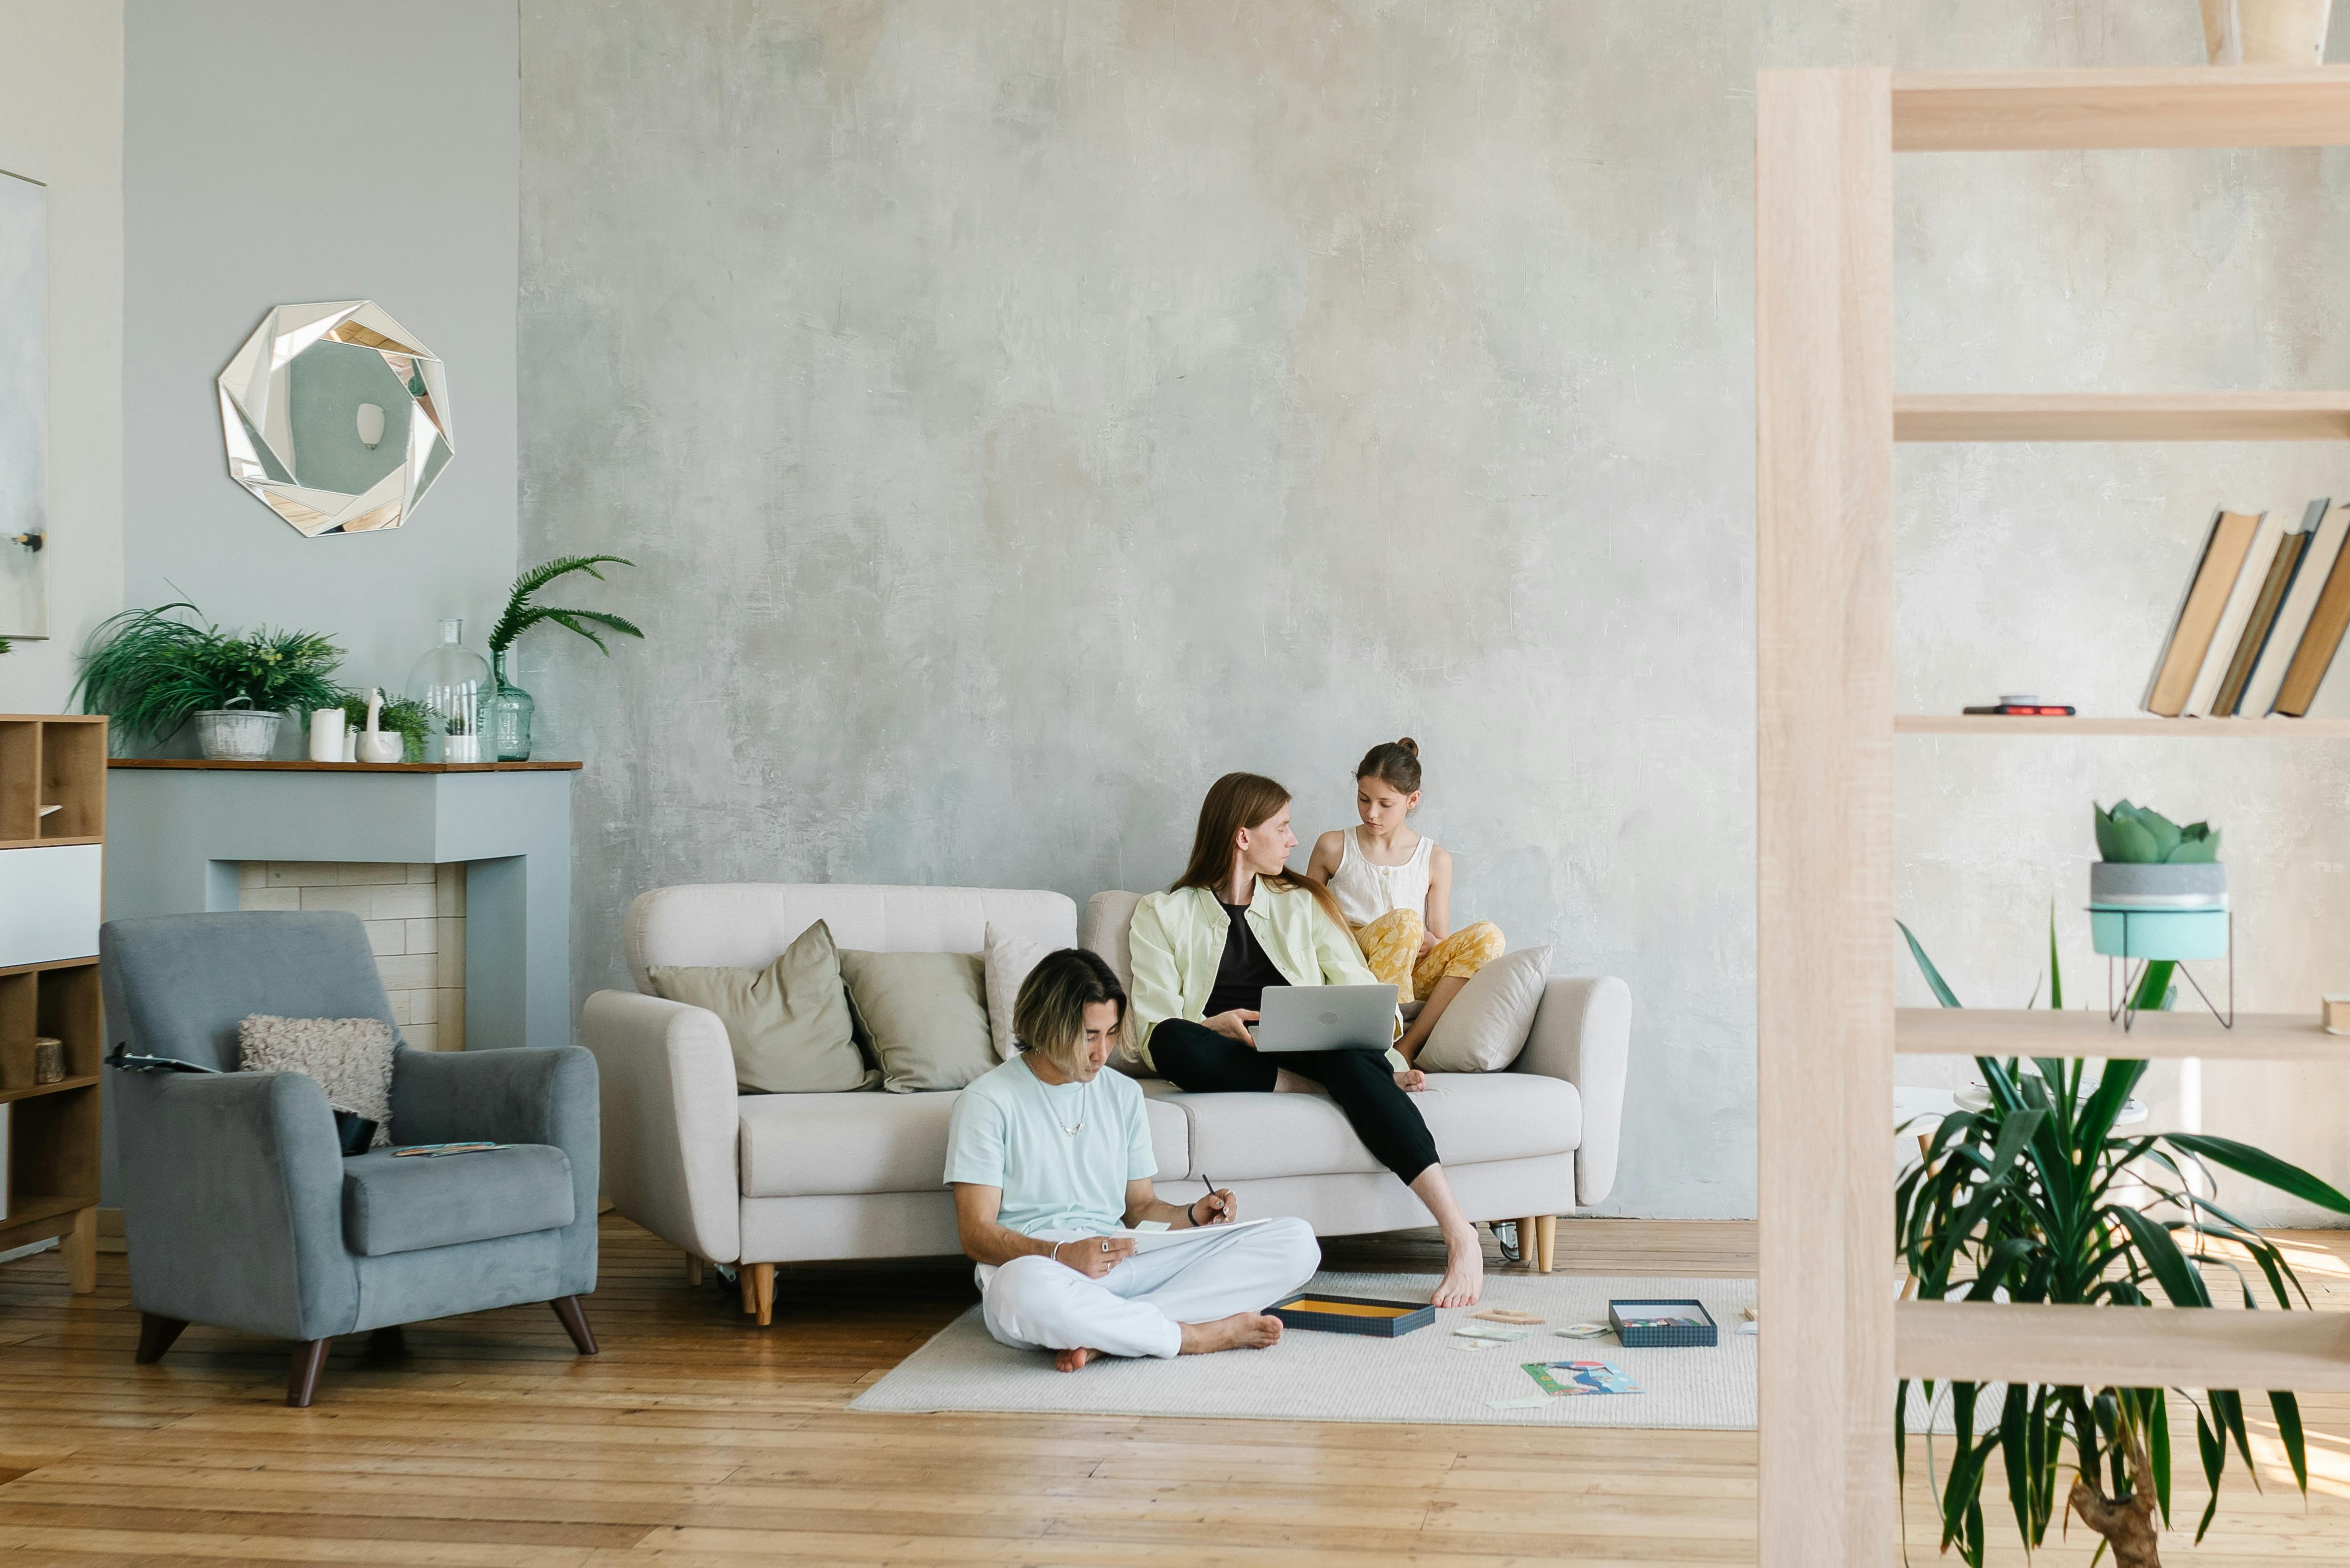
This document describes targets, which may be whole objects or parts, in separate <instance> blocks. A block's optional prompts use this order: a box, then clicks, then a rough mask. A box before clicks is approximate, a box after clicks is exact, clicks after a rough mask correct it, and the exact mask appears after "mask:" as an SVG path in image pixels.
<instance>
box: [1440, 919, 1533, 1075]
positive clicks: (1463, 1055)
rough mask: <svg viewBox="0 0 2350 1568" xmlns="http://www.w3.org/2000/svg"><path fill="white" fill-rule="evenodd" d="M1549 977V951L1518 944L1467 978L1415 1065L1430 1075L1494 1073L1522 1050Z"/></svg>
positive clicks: (1511, 1060) (1514, 1058) (1512, 1060)
mask: <svg viewBox="0 0 2350 1568" xmlns="http://www.w3.org/2000/svg"><path fill="white" fill-rule="evenodd" d="M1549 979H1550V949H1548V948H1520V949H1519V950H1517V951H1516V952H1513V953H1504V954H1503V955H1502V956H1501V957H1500V958H1497V959H1495V960H1494V961H1492V962H1491V963H1489V964H1487V965H1486V966H1485V967H1484V968H1483V969H1481V970H1479V971H1477V972H1476V973H1475V974H1473V975H1471V976H1470V978H1469V983H1468V984H1466V985H1464V986H1462V987H1461V993H1460V994H1459V995H1458V996H1455V997H1454V998H1453V999H1452V1005H1451V1006H1450V1007H1448V1008H1446V1009H1445V1010H1444V1013H1443V1016H1441V1017H1440V1018H1439V1019H1437V1021H1436V1027H1435V1028H1434V1029H1432V1030H1430V1031H1429V1035H1428V1043H1427V1044H1424V1045H1422V1046H1421V1047H1420V1048H1419V1056H1418V1057H1417V1058H1415V1059H1414V1062H1413V1064H1414V1065H1415V1066H1417V1067H1419V1068H1420V1069H1421V1070H1422V1071H1423V1072H1429V1073H1498V1072H1500V1071H1501V1070H1502V1069H1503V1068H1504V1067H1506V1066H1508V1065H1509V1064H1511V1063H1513V1062H1514V1061H1516V1060H1517V1059H1518V1053H1519V1052H1521V1051H1523V1050H1524V1049H1525V1048H1526V1033H1527V1032H1528V1031H1529V1030H1531V1029H1533V1028H1534V1010H1535V1009H1536V1008H1538V1007H1540V1006H1541V1005H1542V999H1543V986H1544V982H1545V981H1548V980H1549Z"/></svg>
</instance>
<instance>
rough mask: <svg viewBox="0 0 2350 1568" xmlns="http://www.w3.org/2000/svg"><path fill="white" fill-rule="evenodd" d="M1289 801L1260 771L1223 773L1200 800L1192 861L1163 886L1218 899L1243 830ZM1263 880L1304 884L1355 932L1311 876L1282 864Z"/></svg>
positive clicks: (1349, 932)
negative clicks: (1201, 892) (1207, 893)
mask: <svg viewBox="0 0 2350 1568" xmlns="http://www.w3.org/2000/svg"><path fill="white" fill-rule="evenodd" d="M1289 799H1290V796H1289V792H1288V791H1287V790H1285V789H1284V788H1282V787H1281V785H1280V784H1276V783H1274V781H1273V780H1272V779H1269V778H1267V777H1265V776H1264V775H1263V774H1225V775H1224V776H1223V777H1222V778H1220V779H1218V780H1217V781H1216V782H1215V783H1214V784H1210V785H1209V786H1208V798H1207V799H1205V800H1203V801H1201V803H1200V831H1199V832H1198V833H1197V834H1196V835H1194V836H1193V837H1192V839H1191V864H1190V865H1188V866H1186V867H1183V875H1181V876H1180V877H1176V878H1175V881H1174V884H1173V886H1171V887H1170V888H1168V889H1167V890H1168V891H1169V892H1170V893H1172V892H1176V891H1178V890H1180V889H1181V888H1207V889H1208V890H1209V891H1210V892H1211V893H1213V894H1215V895H1216V897H1217V898H1220V899H1221V898H1222V897H1223V895H1224V892H1225V890H1226V889H1227V888H1230V887H1231V886H1232V857H1233V855H1234V854H1236V853H1237V852H1238V850H1239V847H1240V836H1241V829H1242V828H1243V827H1254V826H1257V825H1258V824H1260V823H1263V822H1268V821H1271V820H1272V818H1273V817H1274V815H1275V814H1276V813H1278V812H1279V811H1280V810H1281V808H1282V807H1283V806H1284V805H1288V804H1289ZM1264 879H1265V880H1266V881H1268V882H1270V883H1272V884H1273V885H1274V887H1276V888H1302V889H1304V890H1305V891H1306V892H1308V893H1311V894H1313V895H1314V901H1315V903H1317V904H1319V905H1321V906H1322V912H1323V913H1324V914H1326V915H1328V916H1329V917H1330V919H1333V920H1335V921H1336V922H1337V926H1338V929H1340V930H1342V931H1345V932H1346V933H1347V935H1348V936H1349V937H1350V938H1351V937H1352V936H1353V935H1354V928H1353V927H1352V926H1349V925H1348V924H1347V917H1346V916H1345V915H1343V914H1341V913H1340V912H1339V909H1338V900H1337V899H1336V898H1332V897H1331V896H1330V889H1329V888H1325V887H1324V886H1322V884H1321V883H1319V882H1316V881H1315V880H1314V879H1313V878H1312V877H1303V876H1300V875H1298V873H1296V872H1295V871H1292V870H1290V869H1289V868H1288V867H1285V866H1284V867H1282V868H1281V869H1280V870H1279V871H1276V872H1273V873H1271V874H1269V875H1267V876H1266V877H1265V878H1264Z"/></svg>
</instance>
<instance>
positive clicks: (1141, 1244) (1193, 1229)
mask: <svg viewBox="0 0 2350 1568" xmlns="http://www.w3.org/2000/svg"><path fill="white" fill-rule="evenodd" d="M1195 1201H1196V1200H1195ZM1271 1223H1272V1220H1233V1221H1232V1223H1231V1224H1229V1225H1187V1226H1185V1227H1184V1228H1183V1229H1182V1230H1180V1231H1111V1232H1110V1234H1111V1235H1113V1236H1130V1237H1132V1238H1133V1239H1134V1253H1135V1256H1137V1257H1140V1256H1141V1255H1142V1254H1143V1253H1145V1252H1163V1251H1166V1250H1167V1249H1168V1248H1170V1247H1188V1246H1190V1245H1191V1243H1192V1242H1194V1241H1206V1240H1207V1239H1208V1238H1209V1237H1211V1236H1229V1235H1231V1234H1232V1232H1233V1231H1245V1230H1247V1229H1249V1228H1250V1227H1251V1226H1253V1225H1269V1224H1271Z"/></svg>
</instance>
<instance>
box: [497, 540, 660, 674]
mask: <svg viewBox="0 0 2350 1568" xmlns="http://www.w3.org/2000/svg"><path fill="white" fill-rule="evenodd" d="M635 565H636V563H635V562H634V561H630V560H626V559H623V558H622V557H620V556H556V558H555V559H553V560H552V561H548V562H546V564H544V565H542V566H533V567H532V568H531V569H530V570H529V571H527V572H525V573H524V574H523V575H522V576H518V577H516V578H515V580H514V587H513V588H512V589H511V590H510V591H509V592H508V593H507V595H506V607H505V613H504V615H501V616H500V617H498V624H497V625H495V626H494V627H492V628H490V651H491V652H492V653H504V652H505V650H506V649H510V648H512V647H513V646H514V643H515V639H516V638H518V637H520V636H521V635H522V634H523V633H524V632H526V631H528V630H529V629H530V628H532V627H535V626H536V625H537V624H538V623H539V622H541V621H546V620H551V621H553V622H554V623H555V624H556V625H557V626H559V627H563V628H567V629H568V630H571V631H576V632H577V633H578V634H579V635H580V636H582V637H584V638H586V639H587V640H588V641H590V642H592V643H594V644H595V645H596V646H597V647H598V648H600V649H604V651H605V652H606V653H610V652H611V651H612V650H611V649H609V648H606V647H605V644H604V639H602V638H600V637H598V636H597V635H596V633H595V632H594V631H593V630H591V629H590V626H591V624H592V625H593V626H600V627H602V628H605V629H606V630H607V631H616V632H619V633H620V634H621V635H622V636H624V637H642V636H644V635H645V634H644V633H643V632H642V631H640V630H639V629H638V628H637V627H636V626H635V625H634V623H632V622H630V621H628V620H625V619H623V618H620V617H619V616H616V615H613V614H611V613H609V612H608V611H605V610H590V609H558V608H556V607H555V606H553V605H535V604H533V603H531V602H530V601H531V599H532V598H533V597H535V596H536V594H537V593H538V590H539V589H541V588H543V587H546V585H547V584H549V583H551V582H553V581H555V579H556V578H557V577H560V576H567V575H568V574H570V573H572V572H585V573H587V575H588V576H591V577H593V578H595V579H596V580H597V581H598V582H599V583H600V582H602V581H604V574H603V573H601V572H599V571H598V570H597V569H596V568H597V567H598V566H635Z"/></svg>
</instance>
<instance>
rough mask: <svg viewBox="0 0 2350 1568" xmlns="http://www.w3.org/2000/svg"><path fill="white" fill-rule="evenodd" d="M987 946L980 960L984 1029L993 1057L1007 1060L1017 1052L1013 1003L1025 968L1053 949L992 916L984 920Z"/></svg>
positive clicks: (1042, 958)
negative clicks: (984, 987) (984, 975)
mask: <svg viewBox="0 0 2350 1568" xmlns="http://www.w3.org/2000/svg"><path fill="white" fill-rule="evenodd" d="M986 949H987V950H986V951H985V952H983V953H982V954H981V955H980V961H981V963H982V965H983V967H984V968H985V970H986V971H987V1032H988V1034H989V1036H990V1037H991V1038H992V1039H993V1041H994V1044H995V1059H996V1060H997V1061H999V1062H1009V1061H1011V1060H1012V1058H1013V1057H1014V1056H1017V1055H1018V1054H1020V1043H1019V1041H1017V1040H1015V1039H1014V1038H1013V1035H1012V1005H1013V1003H1014V1002H1018V1001H1019V1000H1020V987H1021V986H1022V984H1024V982H1025V981H1027V979H1028V971H1031V970H1033V969H1035V967H1036V966H1037V964H1039V963H1041V962H1043V961H1044V958H1045V954H1046V953H1049V952H1051V951H1052V949H1050V948H1048V947H1046V946H1045V944H1044V943H1042V942H1032V941H1030V940H1028V939H1027V938H1025V937H1016V936H1014V935H1013V934H1012V933H1011V932H1010V931H1007V930H1005V929H1003V927H1002V926H999V925H997V924H996V923H995V922H994V921H993V920H990V921H988V922H987V936H986Z"/></svg>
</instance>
